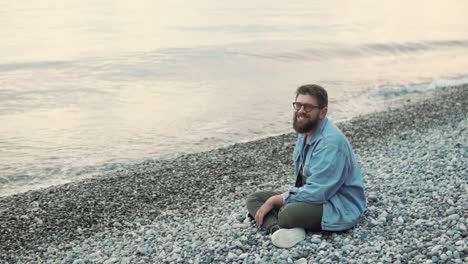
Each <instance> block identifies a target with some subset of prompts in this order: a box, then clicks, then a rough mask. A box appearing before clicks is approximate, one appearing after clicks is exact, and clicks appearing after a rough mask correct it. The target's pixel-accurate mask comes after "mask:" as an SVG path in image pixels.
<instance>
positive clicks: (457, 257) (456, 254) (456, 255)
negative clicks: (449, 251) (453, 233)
mask: <svg viewBox="0 0 468 264" xmlns="http://www.w3.org/2000/svg"><path fill="white" fill-rule="evenodd" d="M453 257H454V258H456V259H459V258H461V255H460V252H458V251H454V252H453Z"/></svg>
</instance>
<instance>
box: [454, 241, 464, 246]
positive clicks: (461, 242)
mask: <svg viewBox="0 0 468 264" xmlns="http://www.w3.org/2000/svg"><path fill="white" fill-rule="evenodd" d="M463 244H465V241H463V240H458V241H457V242H455V245H457V246H461V245H463Z"/></svg>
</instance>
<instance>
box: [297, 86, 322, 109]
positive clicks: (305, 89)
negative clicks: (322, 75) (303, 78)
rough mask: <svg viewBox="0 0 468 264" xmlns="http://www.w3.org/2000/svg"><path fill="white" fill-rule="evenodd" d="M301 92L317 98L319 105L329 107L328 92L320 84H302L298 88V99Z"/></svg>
mask: <svg viewBox="0 0 468 264" xmlns="http://www.w3.org/2000/svg"><path fill="white" fill-rule="evenodd" d="M300 94H308V95H310V96H313V97H315V98H316V99H317V101H318V104H319V107H320V108H324V107H328V93H327V91H326V90H325V89H324V88H323V87H322V86H320V85H317V84H305V85H301V86H299V87H298V88H297V90H296V99H297V97H298V96H299V95H300Z"/></svg>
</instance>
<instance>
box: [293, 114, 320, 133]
mask: <svg viewBox="0 0 468 264" xmlns="http://www.w3.org/2000/svg"><path fill="white" fill-rule="evenodd" d="M299 116H303V117H305V118H307V122H305V123H303V124H300V123H299V122H298V121H297V118H298V117H299ZM318 122H319V115H318V114H317V116H316V117H315V118H314V119H312V118H311V117H310V116H309V115H307V114H299V113H294V115H293V128H294V130H296V132H297V133H307V132H310V131H312V130H314V129H315V128H316V127H317V125H318Z"/></svg>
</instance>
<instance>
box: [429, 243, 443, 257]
mask: <svg viewBox="0 0 468 264" xmlns="http://www.w3.org/2000/svg"><path fill="white" fill-rule="evenodd" d="M441 248H442V247H441V246H440V245H436V246H434V247H433V248H432V249H431V255H437V254H438V253H439V250H440V249H441Z"/></svg>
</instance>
